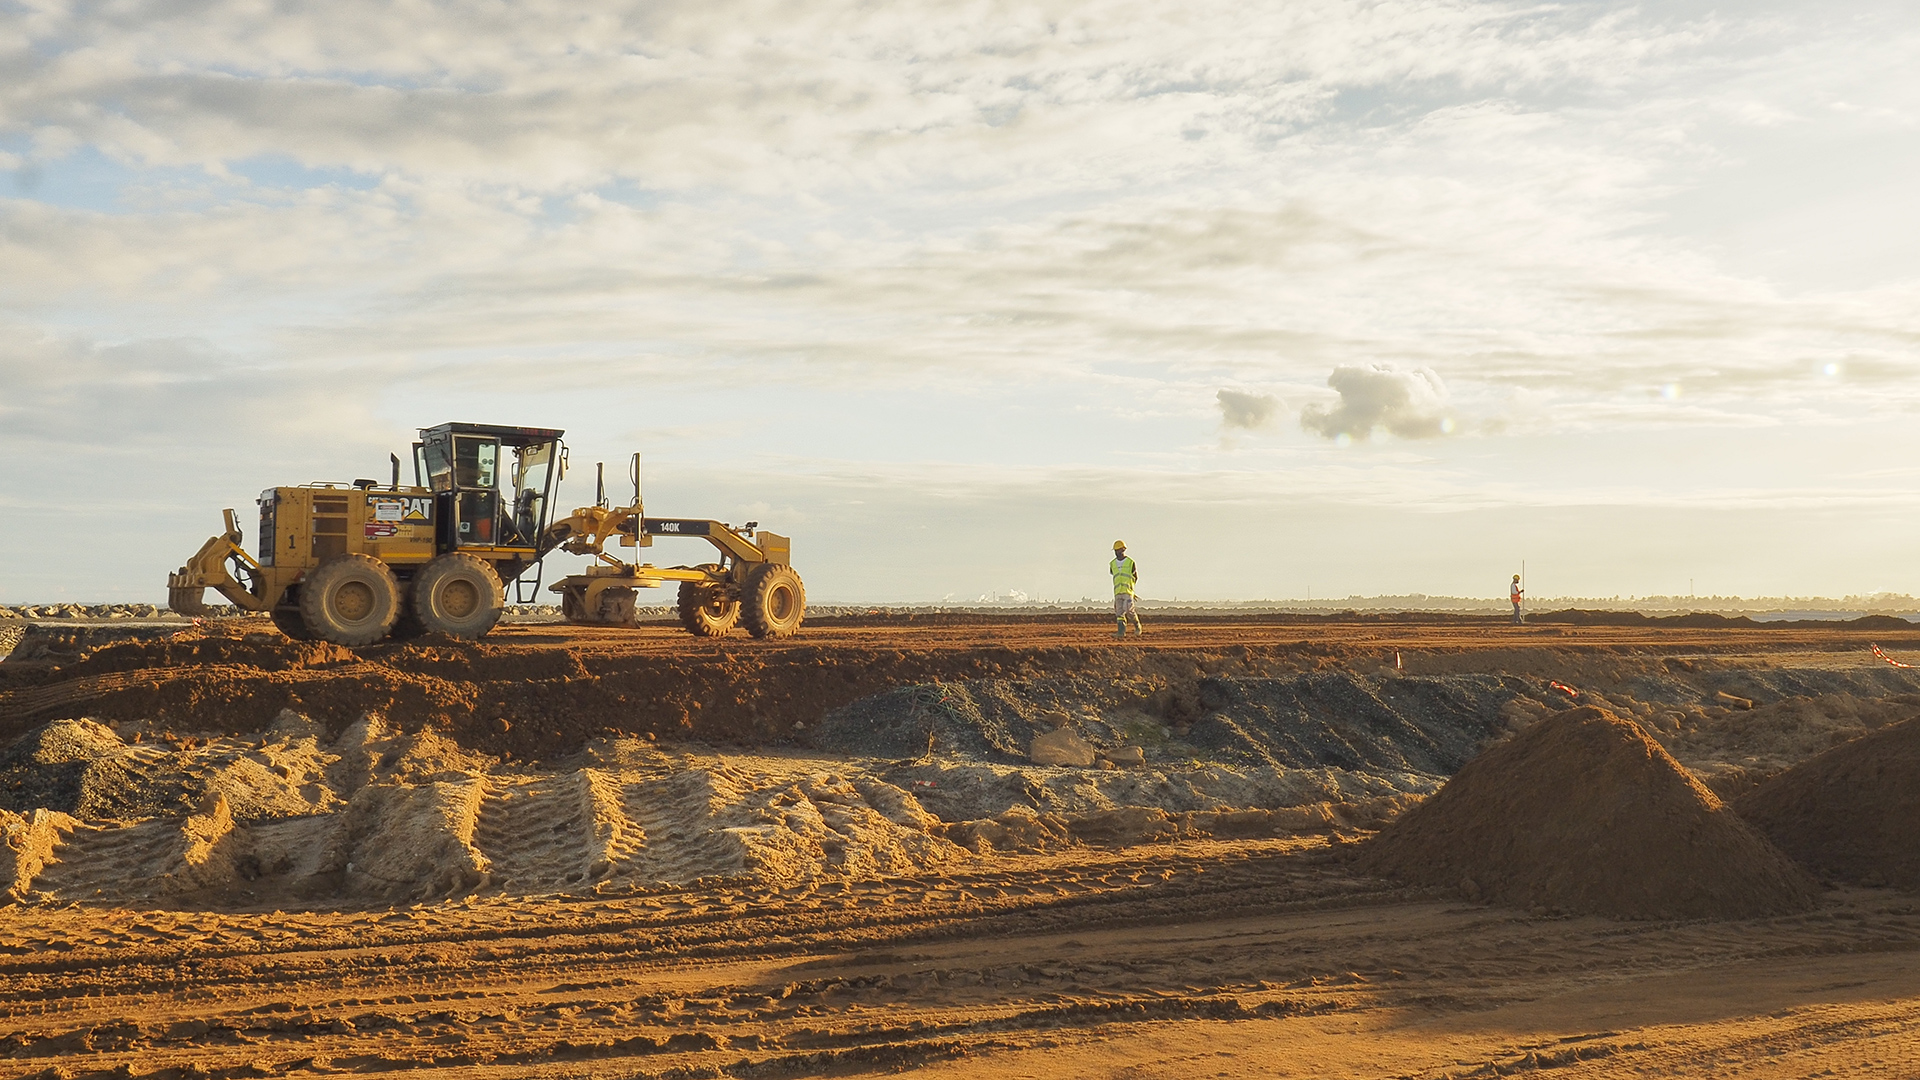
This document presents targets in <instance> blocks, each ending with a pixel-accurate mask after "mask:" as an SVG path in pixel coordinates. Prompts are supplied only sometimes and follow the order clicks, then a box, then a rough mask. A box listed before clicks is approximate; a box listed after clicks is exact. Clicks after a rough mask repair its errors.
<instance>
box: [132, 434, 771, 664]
mask: <svg viewBox="0 0 1920 1080" xmlns="http://www.w3.org/2000/svg"><path fill="white" fill-rule="evenodd" d="M563 434H565V433H564V432H561V431H558V430H555V429H551V428H521V427H502V426H498V425H493V424H441V425H439V426H438V427H431V428H422V429H421V431H420V441H419V442H417V443H415V444H414V445H413V464H414V477H413V479H414V482H413V484H412V485H411V486H402V485H401V483H400V459H399V457H398V456H397V455H395V456H393V457H392V464H393V475H392V479H391V482H390V483H388V484H386V485H384V486H383V485H381V484H379V483H378V482H377V481H374V480H355V481H354V482H353V483H352V484H351V485H341V484H331V483H315V484H307V485H304V486H300V487H279V488H269V489H267V490H266V491H264V492H261V494H260V498H259V500H258V501H259V506H260V534H259V544H258V547H257V554H251V553H249V552H248V551H247V550H246V548H244V547H243V546H241V545H242V534H241V530H240V527H239V523H238V521H237V520H236V519H235V517H234V512H233V511H232V510H228V511H226V531H225V532H224V533H222V534H221V535H219V536H215V537H212V538H210V539H209V540H208V541H207V542H206V543H205V544H204V545H202V546H201V548H200V550H199V552H197V553H196V554H195V555H194V557H193V558H192V559H191V560H189V561H188V563H187V565H185V566H182V567H181V568H180V569H179V570H178V571H177V572H175V573H173V574H169V575H168V577H167V606H168V607H170V608H172V609H173V610H174V611H176V612H178V613H180V614H182V615H189V616H191V615H199V614H202V613H203V612H204V611H205V610H206V608H205V602H204V601H205V595H206V590H207V589H209V588H211V589H214V590H216V591H218V592H219V593H220V594H221V595H222V596H225V597H226V598H227V599H228V600H230V601H232V602H233V604H234V605H235V606H236V607H239V608H241V609H243V610H246V611H267V612H271V613H272V616H273V622H274V625H276V626H278V627H279V628H280V629H281V630H282V631H284V632H285V633H286V634H287V635H288V636H289V637H294V638H299V639H312V638H318V639H322V640H325V641H331V642H333V643H335V644H339V645H367V644H371V643H372V642H375V641H378V640H380V639H381V638H384V637H386V636H388V635H389V634H393V635H395V636H401V637H405V636H411V635H415V634H420V633H425V632H429V631H432V632H438V633H445V634H451V635H453V636H455V637H461V638H469V639H471V638H478V637H481V636H483V635H485V634H486V633H487V632H488V631H489V630H492V629H493V627H494V624H495V623H497V622H498V621H499V619H500V613H501V610H502V609H503V607H504V606H505V603H506V586H505V584H504V583H507V582H512V583H513V584H514V585H515V587H516V597H517V598H518V599H519V600H520V601H521V602H523V603H524V602H527V601H529V600H531V599H532V598H533V596H534V595H537V593H538V590H539V584H540V565H541V560H542V559H543V558H544V557H545V556H546V555H547V554H548V553H550V552H552V551H554V550H556V549H559V550H564V551H568V552H572V553H574V554H582V555H591V556H594V557H595V559H596V563H595V565H594V566H592V567H590V568H589V569H588V570H587V572H586V573H585V574H580V575H575V576H572V577H568V578H565V579H563V580H562V581H560V582H557V583H556V584H554V585H553V586H552V588H553V590H554V591H556V592H559V593H560V595H561V609H562V614H563V616H564V617H565V618H566V619H567V620H568V621H570V622H578V623H596V624H603V625H604V624H611V625H626V626H631V625H635V601H634V596H635V594H634V591H633V590H635V589H639V588H652V587H656V586H658V585H661V584H663V583H664V582H667V581H674V582H678V583H679V586H680V597H679V601H680V602H679V612H680V618H681V622H682V624H683V625H685V626H686V628H687V629H688V630H689V631H691V632H692V633H695V634H700V635H704V636H717V635H720V634H725V633H727V632H728V631H729V630H731V629H732V628H733V626H734V625H735V623H736V622H744V623H745V624H746V627H747V630H748V632H749V633H751V634H753V635H754V636H755V637H786V636H788V635H790V634H792V633H793V632H794V631H796V630H797V629H799V626H800V621H801V618H802V617H803V615H804V611H805V604H806V596H805V592H804V590H803V587H802V585H801V582H800V577H799V575H798V574H795V573H794V572H793V569H792V567H790V566H789V565H788V553H789V550H790V547H791V544H790V542H789V541H788V540H787V538H786V537H783V536H778V535H776V534H773V533H769V532H764V531H762V532H759V533H757V534H756V533H755V532H754V531H753V530H754V529H755V528H756V527H757V525H758V523H757V522H749V523H748V525H747V526H746V527H745V528H743V529H735V528H733V527H732V526H730V525H727V524H725V523H724V522H719V521H708V520H701V519H648V518H647V517H646V516H645V513H644V511H643V509H642V507H641V503H640V481H639V476H640V472H639V455H638V454H635V455H634V459H633V465H634V467H633V477H634V499H633V505H631V506H626V507H618V508H614V507H609V506H608V505H607V500H606V496H605V485H604V483H602V485H601V490H600V492H599V493H598V495H597V496H596V499H595V505H593V506H591V507H584V508H581V509H578V510H575V511H573V513H571V514H570V515H568V516H567V517H565V518H563V519H561V520H559V521H554V522H551V523H550V522H549V517H550V515H551V513H552V506H553V504H554V495H555V490H556V488H557V486H558V484H559V482H560V477H561V475H562V474H563V473H564V472H565V470H566V447H565V444H564V443H563V442H562V441H561V436H562V435H563ZM656 535H672V536H699V537H702V538H704V539H706V540H707V541H708V542H709V543H711V544H712V545H713V546H714V547H715V548H716V549H718V550H719V553H720V561H719V562H717V563H707V564H703V565H701V566H695V567H689V566H675V567H655V566H653V565H651V564H638V565H636V564H629V563H625V562H622V561H621V560H619V559H616V558H614V557H613V556H610V555H608V554H606V552H605V551H604V550H603V546H604V544H605V542H606V541H607V540H608V539H610V538H614V537H618V542H619V543H620V544H622V545H625V546H641V547H647V546H651V545H652V543H653V537H654V536H656Z"/></svg>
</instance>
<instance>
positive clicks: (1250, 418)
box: [1214, 390, 1281, 431]
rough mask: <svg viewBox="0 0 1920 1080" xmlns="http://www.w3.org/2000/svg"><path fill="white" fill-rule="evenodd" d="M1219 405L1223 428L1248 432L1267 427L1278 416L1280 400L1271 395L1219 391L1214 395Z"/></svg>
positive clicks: (1241, 391) (1239, 391)
mask: <svg viewBox="0 0 1920 1080" xmlns="http://www.w3.org/2000/svg"><path fill="white" fill-rule="evenodd" d="M1214 398H1215V400H1216V401H1218V402H1219V405H1220V423H1221V425H1222V426H1223V427H1229V428H1245V429H1247V430H1249V431H1254V430H1258V429H1259V428H1263V427H1267V426H1268V425H1270V424H1272V423H1273V419H1274V417H1275V416H1276V415H1278V414H1279V412H1280V409H1281V405H1280V399H1279V398H1277V397H1274V396H1273V395H1272V394H1249V393H1247V392H1245V391H1243V390H1221V391H1219V392H1218V393H1216V394H1215V395H1214Z"/></svg>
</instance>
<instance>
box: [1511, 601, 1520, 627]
mask: <svg viewBox="0 0 1920 1080" xmlns="http://www.w3.org/2000/svg"><path fill="white" fill-rule="evenodd" d="M1513 625H1515V626H1519V625H1520V602H1519V601H1518V600H1516V601H1514V603H1513Z"/></svg>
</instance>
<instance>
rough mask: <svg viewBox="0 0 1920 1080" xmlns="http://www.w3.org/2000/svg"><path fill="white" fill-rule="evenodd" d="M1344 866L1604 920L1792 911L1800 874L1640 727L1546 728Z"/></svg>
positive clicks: (1804, 886) (1454, 784)
mask: <svg viewBox="0 0 1920 1080" xmlns="http://www.w3.org/2000/svg"><path fill="white" fill-rule="evenodd" d="M1356 865H1357V866H1358V867H1359V868H1360V869H1362V870H1365V871H1367V872H1370V873H1378V874H1383V875H1386V876H1389V877H1394V878H1397V879H1399V880H1402V881H1407V882H1412V883H1417V884H1422V885H1428V886H1437V887H1443V888H1448V889H1453V890H1457V891H1458V892H1460V893H1461V894H1463V895H1465V896H1466V897H1468V898H1469V899H1474V900H1478V899H1482V898H1485V899H1488V900H1493V901H1496V902H1499V903H1503V904H1512V905H1517V906H1521V907H1531V908H1536V909H1543V910H1551V911H1569V912H1581V913H1590V914H1597V915H1608V916H1613V917H1616V918H1640V919H1672V918H1722V919H1725V918H1752V917H1755V916H1761V915H1778V914H1783V913H1787V912H1792V911H1801V910H1805V909H1807V908H1809V907H1811V906H1812V905H1813V902H1814V886H1813V882H1812V881H1811V880H1810V879H1809V878H1808V877H1807V876H1806V874H1805V873H1804V872H1803V871H1802V870H1801V869H1800V868H1799V867H1797V866H1795V865H1794V864H1793V863H1792V862H1791V861H1790V860H1788V859H1787V858H1786V857H1785V856H1784V855H1782V854H1781V853H1780V852H1779V851H1778V850H1777V849H1775V848H1774V847H1773V845H1771V844H1769V843H1768V842H1767V841H1766V840H1765V839H1764V838H1763V837H1762V836H1760V834H1759V833H1757V832H1755V831H1754V830H1753V829H1752V828H1751V827H1750V826H1749V825H1747V824H1746V823H1745V822H1744V821H1742V820H1741V819H1740V818H1739V817H1738V816H1736V815H1735V814H1734V813H1732V812H1731V811H1730V810H1728V809H1727V808H1726V806H1725V805H1724V804H1722V803H1721V802H1720V800H1719V799H1718V798H1717V797H1715V796H1714V794H1713V793H1712V792H1711V791H1709V790H1707V789H1706V788H1705V787H1703V786H1702V785H1701V784H1700V783H1699V782H1698V781H1697V780H1695V779H1694V778H1693V776H1692V775H1691V774H1689V773H1688V772H1687V770H1686V769H1685V768H1683V767H1682V766H1681V765H1680V763H1679V762H1677V761H1674V760H1673V758H1672V757H1670V756H1669V755H1668V754H1667V752H1666V751H1665V750H1663V749H1661V748H1660V745H1659V744H1658V743H1656V742H1654V741H1653V740H1652V739H1649V738H1648V737H1647V736H1646V734H1645V733H1644V732H1642V731H1641V730H1640V728H1639V727H1638V726H1637V725H1635V724H1633V723H1632V722H1630V721H1626V720H1622V719H1620V718H1619V717H1616V716H1614V715H1613V714H1611V713H1609V712H1607V711H1605V710H1603V709H1598V708H1593V707H1590V706H1589V707H1584V708H1579V709H1572V710H1569V711H1567V712H1563V713H1559V714H1557V715H1554V716H1550V717H1548V718H1546V719H1544V720H1542V721H1540V722H1539V723H1537V724H1535V725H1533V726H1532V727H1530V728H1528V729H1527V730H1526V731H1524V732H1522V733H1520V734H1519V735H1517V736H1515V737H1514V738H1512V739H1510V740H1508V741H1507V742H1504V743H1501V744H1500V745H1498V746H1494V747H1492V748H1491V749H1489V750H1487V751H1486V752H1485V753H1483V754H1481V755H1480V756H1479V757H1477V758H1475V759H1474V760H1472V761H1470V762H1468V763H1467V765H1466V766H1465V767H1464V768H1462V769H1461V770H1460V771H1459V773H1458V774H1456V775H1455V776H1454V777H1453V779H1452V780H1450V781H1448V783H1447V785H1446V786H1445V787H1443V788H1441V789H1440V791H1439V792H1438V793H1437V794H1435V795H1434V796H1433V797H1432V798H1429V799H1428V800H1426V802H1424V803H1422V804H1421V805H1420V806H1418V807H1416V808H1414V809H1413V810H1410V811H1408V812H1407V813H1406V814H1404V815H1402V816H1401V817H1400V818H1399V819H1398V820H1396V821H1394V822H1393V823H1391V824H1389V825H1388V826H1387V827H1386V828H1385V829H1384V830H1382V831H1381V833H1380V835H1378V836H1377V837H1375V838H1374V839H1373V840H1371V841H1370V842H1368V844H1367V845H1366V848H1365V850H1364V851H1363V852H1362V854H1361V855H1360V856H1359V858H1358V860H1357V862H1356Z"/></svg>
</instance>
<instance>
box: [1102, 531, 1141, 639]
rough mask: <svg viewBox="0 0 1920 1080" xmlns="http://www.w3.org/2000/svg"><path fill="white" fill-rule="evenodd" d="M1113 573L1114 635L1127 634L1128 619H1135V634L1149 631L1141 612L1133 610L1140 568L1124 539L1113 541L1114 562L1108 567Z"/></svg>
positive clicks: (1120, 636) (1122, 636) (1122, 635)
mask: <svg viewBox="0 0 1920 1080" xmlns="http://www.w3.org/2000/svg"><path fill="white" fill-rule="evenodd" d="M1107 570H1108V572H1109V573H1111V574H1113V621H1114V628H1113V636H1114V637H1117V638H1124V637H1126V636H1127V620H1128V619H1129V618H1131V619H1132V620H1133V632H1134V634H1135V635H1142V634H1145V633H1146V632H1147V631H1146V630H1145V629H1144V628H1143V627H1142V626H1141V625H1140V613H1139V612H1137V611H1135V610H1133V586H1134V583H1135V582H1137V581H1139V580H1140V568H1139V567H1138V566H1136V565H1134V562H1133V560H1132V559H1129V558H1127V544H1126V541H1124V540H1115V541H1114V542H1113V562H1112V564H1110V565H1109V566H1108V567H1107Z"/></svg>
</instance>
